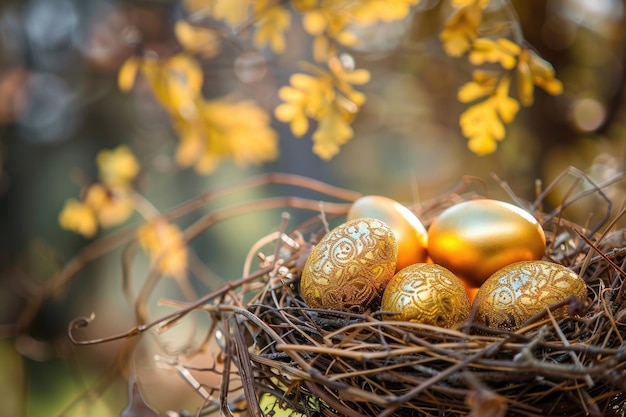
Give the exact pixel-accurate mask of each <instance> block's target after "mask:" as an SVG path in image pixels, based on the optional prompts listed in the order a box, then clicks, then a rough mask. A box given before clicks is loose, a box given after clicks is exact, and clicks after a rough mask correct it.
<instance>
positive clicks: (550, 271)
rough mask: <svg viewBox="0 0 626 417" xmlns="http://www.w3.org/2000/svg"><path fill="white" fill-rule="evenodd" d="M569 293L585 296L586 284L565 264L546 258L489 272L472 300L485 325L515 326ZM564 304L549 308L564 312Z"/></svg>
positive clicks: (557, 314)
mask: <svg viewBox="0 0 626 417" xmlns="http://www.w3.org/2000/svg"><path fill="white" fill-rule="evenodd" d="M571 295H573V296H574V297H576V299H578V300H579V301H580V302H584V301H585V300H586V299H587V285H586V284H585V282H584V281H583V280H582V278H580V277H579V276H578V275H577V274H576V273H574V272H572V271H571V270H569V269H568V268H566V267H564V266H562V265H559V264H555V263H552V262H546V261H522V262H516V263H514V264H511V265H508V266H506V267H504V268H502V269H500V270H499V271H497V272H496V273H495V274H493V275H492V276H491V277H489V279H487V281H485V283H484V284H483V285H482V286H481V287H480V289H479V290H478V293H477V294H476V299H475V300H474V306H475V308H476V317H475V320H476V322H477V323H481V324H484V325H486V326H490V327H495V328H500V329H508V330H516V329H518V328H520V327H521V326H522V324H523V323H524V322H525V321H527V320H528V319H529V318H531V317H532V316H534V315H535V314H537V313H539V312H541V311H542V310H545V308H546V307H548V306H550V305H553V304H556V303H559V302H562V301H563V300H565V299H566V298H567V297H569V296H571ZM567 312H568V306H564V307H561V308H559V309H557V310H555V311H553V312H552V314H553V315H554V316H555V318H557V319H558V318H562V317H565V316H566V315H567Z"/></svg>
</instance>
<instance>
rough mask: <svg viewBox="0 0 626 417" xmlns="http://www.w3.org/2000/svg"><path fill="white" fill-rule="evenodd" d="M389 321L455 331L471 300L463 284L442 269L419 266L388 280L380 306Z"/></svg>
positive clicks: (465, 316) (440, 267) (432, 265)
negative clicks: (413, 323)
mask: <svg viewBox="0 0 626 417" xmlns="http://www.w3.org/2000/svg"><path fill="white" fill-rule="evenodd" d="M381 310H382V311H383V312H385V313H395V314H389V315H387V317H388V318H389V319H391V320H402V321H410V322H416V323H423V324H429V325H433V326H439V327H447V328H450V327H454V326H455V325H457V324H459V323H462V322H464V321H465V320H467V318H468V317H469V312H470V300H469V297H468V295H467V292H466V291H465V287H464V285H463V282H462V281H461V280H460V279H459V278H457V277H456V276H455V275H454V274H453V273H452V272H450V271H449V270H448V269H446V268H444V267H443V266H441V265H437V264H429V263H418V264H413V265H410V266H408V267H406V268H404V269H402V270H400V271H399V272H398V273H397V274H396V275H394V277H393V278H392V279H391V281H390V282H389V284H388V285H387V288H386V289H385V292H384V294H383V299H382V302H381Z"/></svg>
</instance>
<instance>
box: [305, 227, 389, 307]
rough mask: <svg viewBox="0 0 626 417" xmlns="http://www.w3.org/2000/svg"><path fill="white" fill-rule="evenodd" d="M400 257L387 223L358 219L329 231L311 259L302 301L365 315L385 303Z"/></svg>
mask: <svg viewBox="0 0 626 417" xmlns="http://www.w3.org/2000/svg"><path fill="white" fill-rule="evenodd" d="M397 258H398V247H397V243H396V238H395V236H394V234H393V232H392V231H391V229H390V228H389V226H387V224H385V223H384V222H382V221H380V220H377V219H373V218H358V219H353V220H349V221H347V222H346V223H343V224H341V225H339V226H337V227H336V228H334V229H333V230H331V231H330V232H328V233H327V234H326V235H325V236H324V237H323V238H322V239H321V240H320V242H319V243H318V244H317V245H316V246H315V247H314V248H313V250H312V251H311V254H310V255H309V257H308V258H307V260H306V262H305V264H304V268H303V270H302V276H301V279H300V294H301V295H302V299H303V300H304V301H305V302H306V303H307V304H308V305H309V307H312V308H322V309H330V310H343V311H349V312H356V313H361V312H363V311H365V310H367V309H368V308H369V307H370V306H371V305H372V303H374V302H377V301H379V300H380V297H381V296H382V293H383V290H384V289H385V287H386V286H387V283H388V282H389V280H390V279H391V278H392V277H393V274H394V272H395V269H396V261H397Z"/></svg>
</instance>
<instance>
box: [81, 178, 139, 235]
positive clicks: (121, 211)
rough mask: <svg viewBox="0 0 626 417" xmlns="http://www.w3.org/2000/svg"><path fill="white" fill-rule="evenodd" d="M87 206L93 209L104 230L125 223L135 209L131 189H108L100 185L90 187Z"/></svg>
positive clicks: (87, 193) (86, 200)
mask: <svg viewBox="0 0 626 417" xmlns="http://www.w3.org/2000/svg"><path fill="white" fill-rule="evenodd" d="M85 204H86V205H87V206H88V207H90V208H91V210H92V211H93V213H94V214H95V216H96V219H97V220H98V224H99V225H100V226H101V227H103V228H108V227H113V226H117V225H120V224H122V223H124V222H125V221H126V220H128V218H129V217H130V216H131V214H133V211H134V209H135V203H134V200H133V195H132V192H131V191H130V189H128V188H125V187H107V186H105V185H104V184H100V183H95V184H92V185H91V186H89V188H88V189H87V192H86V195H85Z"/></svg>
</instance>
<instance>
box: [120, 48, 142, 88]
mask: <svg viewBox="0 0 626 417" xmlns="http://www.w3.org/2000/svg"><path fill="white" fill-rule="evenodd" d="M140 63H141V59H140V58H138V57H136V56H131V57H130V58H128V59H127V60H126V61H125V62H124V63H123V64H122V67H121V68H120V72H119V73H118V74H117V85H118V87H119V89H120V90H121V91H124V92H127V91H130V90H131V89H132V88H133V85H135V79H136V78H137V70H138V69H139V64H140Z"/></svg>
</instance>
